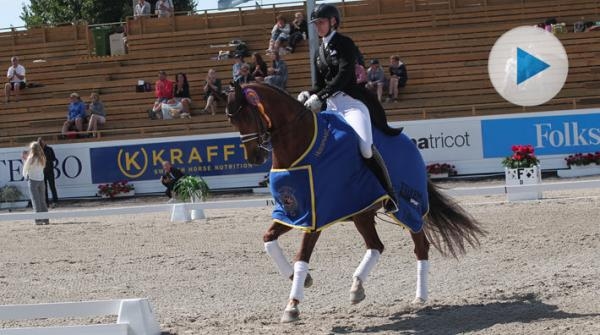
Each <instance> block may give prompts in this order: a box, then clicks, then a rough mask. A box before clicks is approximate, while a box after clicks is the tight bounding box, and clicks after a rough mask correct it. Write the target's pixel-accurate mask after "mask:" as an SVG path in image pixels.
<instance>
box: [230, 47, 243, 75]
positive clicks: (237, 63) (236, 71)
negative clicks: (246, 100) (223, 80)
mask: <svg viewBox="0 0 600 335" xmlns="http://www.w3.org/2000/svg"><path fill="white" fill-rule="evenodd" d="M233 59H234V63H233V66H232V67H231V74H232V76H231V78H232V79H233V81H237V80H238V78H239V77H240V70H241V69H242V65H243V64H246V63H244V55H242V54H239V53H236V54H234V55H233Z"/></svg>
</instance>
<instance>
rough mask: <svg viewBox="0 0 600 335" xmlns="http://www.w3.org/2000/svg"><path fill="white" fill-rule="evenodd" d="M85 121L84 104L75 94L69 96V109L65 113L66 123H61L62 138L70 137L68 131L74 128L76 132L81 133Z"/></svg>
mask: <svg viewBox="0 0 600 335" xmlns="http://www.w3.org/2000/svg"><path fill="white" fill-rule="evenodd" d="M84 119H85V104H84V103H83V101H81V98H80V97H79V94H78V93H77V92H73V93H71V95H69V108H68V113H67V121H65V123H63V127H62V134H63V136H67V135H70V131H71V130H72V129H73V127H75V129H76V130H77V132H81V131H83V120H84ZM69 137H70V136H69Z"/></svg>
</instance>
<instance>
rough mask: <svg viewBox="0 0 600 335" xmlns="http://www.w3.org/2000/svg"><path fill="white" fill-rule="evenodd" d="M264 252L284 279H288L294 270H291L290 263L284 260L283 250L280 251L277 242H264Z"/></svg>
mask: <svg viewBox="0 0 600 335" xmlns="http://www.w3.org/2000/svg"><path fill="white" fill-rule="evenodd" d="M265 251H266V252H267V254H268V255H269V256H270V257H271V259H272V260H273V261H274V262H275V265H277V269H278V270H279V273H281V275H282V276H283V277H285V279H289V278H290V277H291V276H292V275H293V274H294V268H292V265H291V264H290V262H288V260H287V259H286V258H285V255H284V254H283V250H281V247H280V246H279V243H278V242H277V240H275V241H269V242H265Z"/></svg>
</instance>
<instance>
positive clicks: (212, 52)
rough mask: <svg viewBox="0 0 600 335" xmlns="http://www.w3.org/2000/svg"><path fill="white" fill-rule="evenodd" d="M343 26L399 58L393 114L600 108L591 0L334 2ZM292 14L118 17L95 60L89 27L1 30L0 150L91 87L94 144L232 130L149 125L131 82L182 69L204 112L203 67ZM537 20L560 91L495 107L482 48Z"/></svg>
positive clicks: (304, 55)
mask: <svg viewBox="0 0 600 335" xmlns="http://www.w3.org/2000/svg"><path fill="white" fill-rule="evenodd" d="M338 6H339V8H340V9H341V11H342V15H343V24H342V28H341V29H342V30H343V31H344V32H345V33H346V34H348V35H349V36H351V37H352V38H353V39H354V40H355V41H356V43H357V45H358V46H359V47H360V49H361V51H362V52H363V54H364V56H365V59H371V58H378V59H380V60H382V65H383V66H384V68H386V69H387V61H385V60H387V59H388V57H389V56H390V55H392V54H397V55H400V57H401V59H402V60H403V62H404V63H405V64H406V65H407V68H408V73H409V80H408V83H407V86H406V88H404V89H403V90H402V91H401V93H400V101H399V102H398V103H386V104H384V106H385V107H386V111H387V113H388V117H389V119H390V120H392V121H401V120H413V119H422V118H445V117H459V116H471V115H490V114H501V113H519V112H524V111H527V112H531V111H545V110H563V109H573V108H588V107H598V106H600V94H598V89H597V88H598V84H597V83H598V82H599V79H600V60H599V59H598V57H597V56H598V54H599V52H600V44H598V43H597V41H598V38H599V37H600V32H598V31H592V32H586V33H573V32H572V31H573V28H572V27H573V23H574V22H576V21H581V20H582V18H584V19H585V20H586V21H595V20H596V19H598V16H599V15H600V14H599V10H600V4H599V3H598V2H597V1H592V0H577V1H564V0H551V1H540V0H505V1H501V0H487V1H486V0H448V1H445V0H436V1H426V0H405V1H402V0H364V1H353V2H343V3H340V4H338ZM299 10H303V8H302V7H299V6H285V7H275V6H272V7H268V8H264V7H263V8H261V9H249V10H241V9H240V10H237V11H227V12H207V11H205V12H201V13H195V14H194V15H187V14H188V13H183V14H185V15H176V16H173V17H171V18H169V19H168V20H167V19H162V20H158V19H155V18H151V17H145V18H142V19H139V20H133V19H130V20H128V21H127V35H128V53H127V54H126V55H119V56H95V55H94V54H93V50H94V43H93V39H92V36H91V32H90V28H89V27H87V26H85V25H68V26H58V27H47V28H35V29H29V30H11V31H8V32H3V33H0V46H1V48H0V59H4V60H7V61H6V63H7V64H8V59H10V56H12V55H17V56H19V57H20V59H21V63H22V64H24V65H25V66H26V68H27V79H28V81H29V83H37V84H39V85H41V86H40V87H31V88H27V89H25V90H24V91H23V93H22V98H21V102H18V103H10V104H8V105H6V104H3V105H0V115H1V117H2V120H3V122H2V123H0V146H17V145H22V144H24V143H26V142H28V141H30V140H32V139H35V138H37V137H38V136H44V137H45V138H47V139H48V140H49V142H56V141H58V140H59V133H60V125H61V124H62V122H63V121H64V118H65V115H66V106H67V104H68V101H67V97H68V96H69V94H70V93H71V92H73V91H77V92H79V93H80V95H81V96H82V97H84V98H87V97H88V96H89V94H90V93H91V92H93V91H94V92H98V93H100V94H101V95H102V100H103V102H104V104H105V106H106V109H107V114H108V117H107V119H108V120H109V121H108V122H107V124H106V127H104V128H103V129H101V131H100V137H99V138H94V139H79V141H96V140H102V139H121V138H139V137H157V136H173V135H189V134H208V133H216V132H225V131H232V130H233V129H232V128H231V127H230V125H229V123H228V121H227V119H226V118H225V116H224V115H223V114H217V115H215V116H212V115H193V116H192V119H191V120H189V119H177V120H150V119H148V115H147V113H146V110H147V109H148V108H150V107H151V102H152V101H153V92H136V91H135V86H136V83H137V81H138V80H144V81H146V82H150V83H154V81H155V80H156V74H157V72H158V71H159V70H165V71H167V73H168V74H169V76H170V77H171V78H172V77H173V76H174V74H175V73H177V72H184V73H186V74H187V76H188V80H189V83H190V91H191V96H192V99H193V100H194V102H193V104H192V110H193V111H195V112H198V111H199V110H200V109H202V108H203V106H204V103H203V101H202V96H203V94H202V86H203V84H204V78H205V75H206V71H207V70H208V69H209V68H214V69H216V70H217V72H218V73H219V75H220V77H221V78H222V79H223V80H224V83H225V82H226V79H228V78H229V76H230V73H231V64H232V62H231V60H228V59H221V60H219V59H216V56H217V54H218V53H219V50H223V49H230V47H229V46H227V44H228V43H229V42H231V41H234V40H243V41H245V42H246V43H247V44H248V46H249V48H250V50H253V51H254V50H258V51H262V50H263V49H264V44H265V41H267V40H268V39H269V36H270V29H271V27H272V24H273V19H274V17H275V16H276V15H277V14H279V13H283V14H284V15H287V16H288V17H290V18H291V17H293V13H294V12H296V11H299ZM548 17H556V18H557V19H558V20H559V22H565V23H567V27H570V31H569V32H568V33H565V34H560V35H557V36H558V37H559V39H560V40H561V42H562V43H563V45H564V46H565V48H566V51H567V54H568V55H569V66H570V69H569V76H568V78H567V82H566V84H565V86H564V87H563V89H562V91H561V92H560V93H559V94H558V96H557V97H555V98H554V99H552V100H551V101H549V102H547V103H545V104H543V105H541V106H536V107H527V108H524V107H517V106H514V105H512V104H510V103H508V102H505V101H504V100H503V99H502V98H501V97H500V96H499V95H498V94H497V93H496V92H495V91H494V89H493V87H492V86H491V83H490V82H489V79H488V74H487V57H488V53H489V50H490V49H491V47H492V46H493V44H494V42H495V41H496V39H497V38H498V37H500V36H501V35H502V33H504V32H505V31H507V30H509V29H511V28H513V27H516V26H521V25H535V24H536V23H538V22H543V21H544V20H545V19H546V18H548ZM285 60H286V62H287V64H288V67H289V80H288V91H289V92H290V93H291V94H292V95H295V94H297V93H298V92H299V91H301V90H302V89H305V88H306V87H308V86H309V83H310V71H309V60H308V47H307V45H306V43H300V45H299V48H298V49H297V51H296V52H295V53H294V54H289V55H286V56H285Z"/></svg>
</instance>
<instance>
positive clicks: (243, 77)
mask: <svg viewBox="0 0 600 335" xmlns="http://www.w3.org/2000/svg"><path fill="white" fill-rule="evenodd" d="M267 78H268V77H267ZM267 78H265V80H266V79H267ZM253 81H255V80H254V77H252V74H251V73H250V65H248V64H246V63H244V64H242V67H241V68H240V76H239V77H238V79H237V80H236V81H235V82H236V83H238V84H240V85H241V84H247V83H250V82H253Z"/></svg>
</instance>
